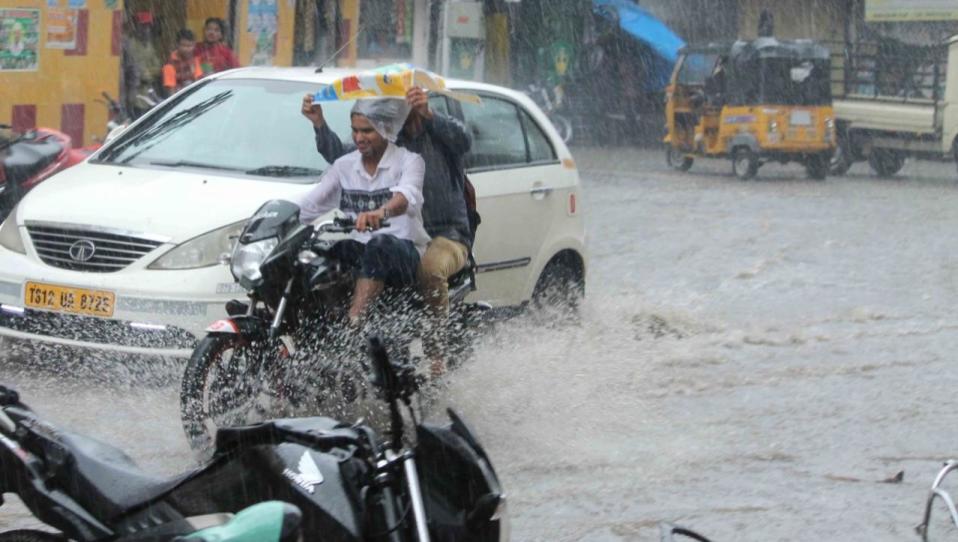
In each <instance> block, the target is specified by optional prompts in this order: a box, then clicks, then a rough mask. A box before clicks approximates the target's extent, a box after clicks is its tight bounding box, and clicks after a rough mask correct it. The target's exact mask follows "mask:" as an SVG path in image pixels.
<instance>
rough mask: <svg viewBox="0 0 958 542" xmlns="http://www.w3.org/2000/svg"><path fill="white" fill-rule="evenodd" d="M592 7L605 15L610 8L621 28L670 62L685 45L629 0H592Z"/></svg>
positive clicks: (658, 21) (672, 61)
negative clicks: (616, 16)
mask: <svg viewBox="0 0 958 542" xmlns="http://www.w3.org/2000/svg"><path fill="white" fill-rule="evenodd" d="M592 7H593V10H595V12H596V13H598V14H600V15H602V16H606V17H607V16H609V15H610V12H609V8H612V10H614V11H613V12H612V13H613V14H616V15H618V19H619V26H621V27H622V30H625V31H626V32H628V33H629V34H631V35H632V36H635V37H636V38H638V39H639V40H642V41H643V42H645V43H646V44H648V45H649V47H651V48H652V50H653V51H655V52H656V53H658V55H659V56H661V57H662V58H664V59H665V60H668V61H669V63H671V64H675V61H676V60H677V59H678V56H679V49H681V48H682V47H684V46H685V42H684V41H683V40H682V38H680V37H678V36H677V35H676V34H675V32H672V29H671V28H669V27H668V26H666V24H665V23H663V22H662V21H660V20H658V19H656V18H655V17H654V16H653V15H652V14H651V13H649V12H648V11H646V10H645V9H643V8H641V7H639V6H638V5H637V4H635V3H634V2H631V1H630V0H592Z"/></svg>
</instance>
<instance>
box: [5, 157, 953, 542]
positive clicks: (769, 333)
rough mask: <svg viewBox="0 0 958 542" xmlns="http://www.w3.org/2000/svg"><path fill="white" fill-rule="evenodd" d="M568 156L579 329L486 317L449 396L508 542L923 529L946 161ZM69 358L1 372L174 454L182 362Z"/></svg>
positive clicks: (933, 436) (947, 327)
mask: <svg viewBox="0 0 958 542" xmlns="http://www.w3.org/2000/svg"><path fill="white" fill-rule="evenodd" d="M573 154H574V155H575V156H576V159H577V161H578V164H579V167H580V171H581V173H582V177H583V186H584V194H583V199H584V200H585V201H584V206H585V210H586V212H587V213H588V215H587V216H588V234H589V243H590V258H589V265H590V268H589V277H588V284H587V300H586V303H585V306H584V308H583V311H584V315H583V320H582V324H581V326H578V327H574V328H571V329H570V328H560V329H552V328H549V327H548V326H543V325H542V319H541V318H536V317H533V316H527V317H520V318H519V319H517V320H514V321H512V322H510V323H509V324H508V325H502V326H499V328H498V329H497V330H496V331H495V333H494V334H492V335H491V336H489V337H486V338H485V339H484V340H483V341H482V343H481V344H480V346H479V348H478V353H477V359H476V360H475V361H474V362H473V363H472V364H470V365H468V366H467V367H465V368H463V369H462V370H461V371H460V372H459V373H457V374H455V375H453V377H452V379H451V380H452V381H451V388H450V390H449V394H448V403H450V404H451V405H453V406H455V407H456V408H457V409H458V410H459V411H460V412H461V413H462V414H463V415H464V416H465V417H466V419H468V420H470V422H471V423H472V424H473V425H474V426H475V428H476V429H477V431H478V433H479V434H480V437H481V439H482V440H483V442H484V443H485V444H486V446H487V448H488V451H489V453H490V455H491V457H492V458H493V461H494V463H495V465H496V468H497V470H498V472H499V475H500V477H501V478H502V480H503V483H504V485H505V487H506V489H507V491H508V493H509V497H510V509H511V513H512V518H513V521H512V524H513V539H514V540H543V541H546V540H550V541H552V540H570V541H571V540H590V541H593V540H595V541H617V540H657V533H658V529H657V526H656V525H657V523H658V522H660V521H673V522H678V523H681V524H683V525H686V526H689V527H692V528H695V529H696V530H699V531H701V532H703V533H704V534H706V535H708V536H710V537H712V538H713V539H714V540H763V541H768V540H839V539H840V540H862V541H864V540H917V537H916V535H915V534H914V532H913V527H914V525H915V524H916V523H917V522H918V521H919V519H920V516H921V512H922V506H923V500H924V498H925V495H926V493H927V490H928V486H929V484H930V483H931V481H932V479H933V477H934V474H935V472H936V471H937V470H938V468H939V466H940V464H941V462H942V461H943V460H945V459H947V458H949V457H954V456H958V439H956V437H955V436H954V435H953V432H952V431H951V430H950V428H951V427H952V426H954V424H955V422H956V421H958V416H956V415H955V413H954V411H953V410H952V408H951V407H952V405H951V401H950V399H951V396H952V394H953V390H955V389H958V387H956V386H958V374H956V372H955V371H954V370H953V366H954V356H955V354H954V353H955V352H956V350H958V348H956V347H958V316H956V315H955V311H954V310H953V307H955V305H956V304H958V275H956V270H958V250H956V248H958V247H956V244H958V242H956V240H955V236H954V235H953V234H952V231H954V230H956V229H958V182H956V180H958V174H956V173H955V168H954V165H953V164H933V163H928V162H915V163H909V164H907V165H906V167H905V169H904V170H903V171H902V172H901V173H900V174H898V175H897V176H896V177H894V178H893V179H879V178H877V177H874V176H872V175H871V173H870V172H869V170H868V168H867V165H864V164H859V165H856V166H855V167H854V168H853V169H852V171H851V172H850V174H849V175H848V176H846V177H842V178H830V179H829V180H827V181H824V182H821V181H813V180H808V179H806V178H805V174H804V171H803V170H802V168H801V167H799V166H795V165H790V166H779V165H769V166H765V167H763V168H762V169H761V170H760V171H759V176H758V178H757V179H756V180H753V181H748V182H742V181H739V180H736V179H735V178H734V177H732V176H731V174H730V170H731V167H730V165H729V164H727V163H726V162H724V161H702V162H701V163H698V162H697V163H696V164H695V165H694V166H693V168H692V170H691V171H690V172H688V173H679V172H675V171H671V170H669V169H668V168H667V167H666V166H665V164H664V158H663V156H662V155H661V153H658V152H653V151H637V150H621V149H619V150H596V149H574V151H573ZM3 348H4V349H7V350H9V345H4V346H3ZM44 357H45V358H47V363H46V365H47V367H46V368H37V367H34V366H33V365H32V364H33V363H34V362H35V361H36V360H37V359H38V358H44ZM82 363H83V360H71V369H70V371H69V374H66V375H64V374H61V371H59V370H57V369H55V368H54V369H51V368H50V367H49V366H50V363H49V356H42V355H41V356H37V355H31V354H23V355H21V356H18V357H17V359H16V360H13V359H10V358H9V357H8V359H7V361H6V362H4V363H3V364H0V381H6V382H12V383H13V384H15V385H16V386H18V387H19V389H20V390H21V392H22V394H23V395H24V397H25V400H26V401H27V402H28V403H30V404H31V405H32V406H33V407H34V408H36V409H37V410H39V411H40V412H42V413H43V414H44V415H46V416H49V417H50V418H51V419H52V420H54V421H56V422H57V423H58V424H61V425H63V426H67V427H70V428H73V429H76V430H79V431H84V432H87V433H89V434H91V435H92V436H95V437H97V438H100V439H103V440H107V441H111V442H114V443H116V444H118V445H119V446H120V447H122V448H124V449H126V450H128V451H129V452H130V454H131V455H132V456H133V457H134V458H135V459H136V460H137V461H138V462H140V463H141V464H142V465H143V466H144V468H146V469H148V470H151V471H154V472H158V473H170V474H172V473H175V472H178V471H180V470H182V469H185V468H188V467H189V466H190V464H191V457H190V454H189V452H188V450H187V447H186V443H185V440H184V439H183V437H182V434H181V432H180V427H179V419H178V407H177V387H176V382H175V379H176V374H175V373H176V370H175V368H168V367H167V368H164V369H162V370H158V371H149V370H146V371H145V372H146V373H148V374H150V378H149V379H148V380H149V381H148V382H144V381H143V380H142V378H141V377H142V375H143V373H144V369H143V367H142V366H133V367H128V366H127V365H122V364H110V363H106V362H98V363H99V364H98V365H96V366H95V367H94V368H89V367H87V368H86V369H84V368H82ZM78 367H79V368H78ZM900 471H904V476H903V479H902V481H901V482H900V483H887V482H886V479H889V478H893V477H894V476H895V475H896V474H897V473H898V472H900ZM939 517H940V511H939ZM29 523H30V520H29V518H28V516H26V515H25V513H24V511H23V510H22V509H21V508H18V507H16V506H12V507H5V508H4V509H3V511H0V525H7V526H8V525H27V524H29ZM955 532H958V531H955ZM952 534H954V533H952Z"/></svg>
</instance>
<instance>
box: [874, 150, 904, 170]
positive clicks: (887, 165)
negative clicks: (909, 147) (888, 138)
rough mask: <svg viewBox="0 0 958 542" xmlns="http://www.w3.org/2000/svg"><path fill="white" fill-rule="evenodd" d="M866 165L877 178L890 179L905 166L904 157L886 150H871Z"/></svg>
mask: <svg viewBox="0 0 958 542" xmlns="http://www.w3.org/2000/svg"><path fill="white" fill-rule="evenodd" d="M868 165H869V166H871V168H872V170H873V171H874V172H875V173H876V174H877V175H878V176H879V177H891V176H892V175H894V174H896V173H898V172H899V171H900V170H901V168H902V166H904V165H905V155H903V154H901V153H899V152H896V151H892V150H888V149H872V151H871V153H869V154H868Z"/></svg>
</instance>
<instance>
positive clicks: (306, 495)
mask: <svg viewBox="0 0 958 542" xmlns="http://www.w3.org/2000/svg"><path fill="white" fill-rule="evenodd" d="M368 344H369V347H368V354H369V360H370V364H369V366H367V367H369V369H370V370H369V374H370V382H371V385H372V386H373V387H374V388H375V389H376V390H378V392H379V397H380V398H381V399H382V400H383V401H384V402H385V403H386V405H387V407H388V411H389V419H390V426H389V430H388V432H386V433H385V435H386V437H387V438H381V437H380V436H379V435H378V434H377V433H376V432H375V431H374V430H373V429H372V428H371V427H369V425H367V424H364V423H362V422H359V423H357V424H354V425H348V424H344V423H340V422H338V421H336V420H334V419H331V418H325V417H312V418H287V419H275V420H271V421H268V422H264V423H259V424H255V425H249V426H240V427H230V428H223V429H221V430H219V432H218V433H217V435H216V446H215V451H214V454H213V456H212V458H211V459H210V460H209V461H208V462H206V463H205V464H203V465H201V466H199V467H197V468H196V469H194V470H191V471H189V472H186V473H183V474H182V475H179V476H176V477H173V478H171V479H168V480H162V479H157V478H154V477H152V476H149V475H148V474H146V473H144V472H142V471H140V470H139V469H138V467H137V466H136V465H135V464H134V463H133V461H132V460H130V459H129V458H128V457H127V456H126V455H125V454H124V453H123V452H122V451H120V450H118V449H116V448H114V447H112V446H110V445H108V444H105V443H101V442H98V441H96V440H93V439H91V438H89V437H84V436H82V435H80V434H77V433H72V432H69V431H65V430H61V429H58V428H56V427H54V426H52V425H50V424H49V423H46V422H44V421H42V420H41V419H40V418H39V417H38V416H37V414H36V413H35V412H34V411H33V410H31V409H30V408H29V407H27V406H26V405H24V404H23V403H22V402H20V399H19V397H18V395H17V393H16V392H14V391H13V390H9V389H7V388H2V387H0V494H4V493H15V494H17V495H18V496H19V497H20V500H22V501H23V502H24V503H25V504H26V506H27V507H28V508H29V509H30V511H31V512H32V513H33V514H34V516H36V517H37V518H38V519H39V520H40V521H42V522H44V523H45V524H46V525H49V526H50V527H52V528H54V529H57V530H59V531H60V533H62V536H61V537H60V538H51V537H50V536H51V535H49V534H48V533H46V534H35V536H33V538H20V539H16V540H21V542H47V541H51V540H62V539H63V537H66V538H69V539H71V540H78V541H101V540H102V541H105V540H110V541H131V542H132V541H133V540H140V541H143V540H169V539H170V538H173V537H174V536H182V535H183V533H182V531H189V532H191V530H192V531H195V530H196V527H195V526H194V524H195V523H194V522H202V521H216V520H217V518H219V521H222V520H223V516H222V514H225V513H230V512H233V511H236V510H242V509H244V508H246V507H249V506H251V505H253V504H257V503H260V502H262V501H264V500H266V499H271V500H280V501H283V502H286V503H289V504H290V505H292V506H295V507H296V508H297V509H298V510H299V511H300V512H301V522H300V526H301V533H302V535H303V538H304V540H324V541H343V542H349V541H360V540H369V541H372V540H387V541H389V542H404V541H419V542H428V541H429V540H432V539H436V540H448V541H454V540H468V541H476V542H482V541H487V540H489V541H492V540H506V539H507V537H508V518H507V515H506V498H505V495H504V494H503V491H502V488H501V486H500V484H499V480H498V478H497V476H496V473H495V471H494V469H493V467H492V464H491V462H490V461H489V458H488V456H487V455H486V452H485V450H484V449H483V448H482V446H481V445H480V444H479V442H478V440H477V439H476V437H475V436H474V434H473V433H472V431H470V430H469V428H468V427H467V426H466V424H465V422H463V421H462V419H461V418H460V417H459V416H458V415H457V414H456V413H455V412H453V411H452V410H448V411H447V412H448V416H449V420H450V421H449V423H448V424H443V425H437V424H430V423H424V422H417V420H416V418H415V414H414V413H413V411H412V408H411V399H412V397H413V396H414V395H415V394H416V393H417V391H418V388H417V386H418V380H417V379H416V378H415V375H414V368H413V367H412V366H410V365H408V364H400V363H396V362H393V361H392V360H390V359H389V357H388V353H387V352H386V348H385V346H384V345H383V343H382V341H381V340H379V339H376V338H373V339H370V341H369V343H368ZM364 366H365V363H364ZM401 404H402V405H405V406H406V407H407V408H408V409H409V416H410V418H411V420H412V423H413V424H414V425H415V446H413V447H410V446H408V445H407V444H405V443H406V442H408V441H409V437H410V435H407V434H406V429H405V422H404V418H403V414H402V412H401V406H400V405H401ZM237 517H238V516H237ZM44 536H46V538H44ZM187 539H188V540H192V539H190V538H187ZM0 540H2V538H0ZM8 540H13V539H8ZM261 540H262V539H261Z"/></svg>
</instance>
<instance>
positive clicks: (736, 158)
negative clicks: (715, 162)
mask: <svg viewBox="0 0 958 542" xmlns="http://www.w3.org/2000/svg"><path fill="white" fill-rule="evenodd" d="M758 165H759V164H758V156H757V155H756V154H755V153H754V152H752V149H750V148H748V147H736V148H735V149H734V150H733V151H732V173H734V174H735V176H736V177H738V178H739V179H741V180H743V181H747V180H749V179H751V178H753V177H755V174H756V173H758Z"/></svg>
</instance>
